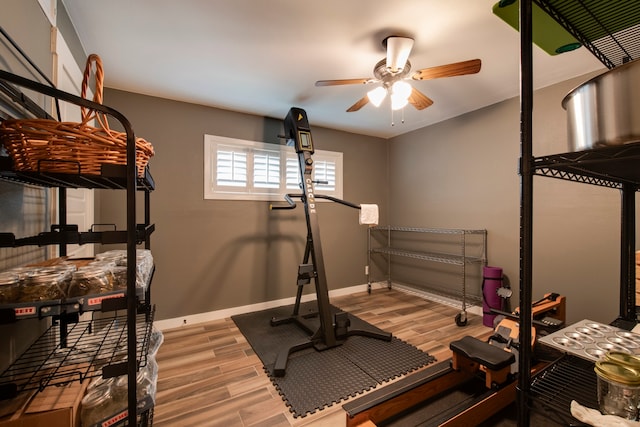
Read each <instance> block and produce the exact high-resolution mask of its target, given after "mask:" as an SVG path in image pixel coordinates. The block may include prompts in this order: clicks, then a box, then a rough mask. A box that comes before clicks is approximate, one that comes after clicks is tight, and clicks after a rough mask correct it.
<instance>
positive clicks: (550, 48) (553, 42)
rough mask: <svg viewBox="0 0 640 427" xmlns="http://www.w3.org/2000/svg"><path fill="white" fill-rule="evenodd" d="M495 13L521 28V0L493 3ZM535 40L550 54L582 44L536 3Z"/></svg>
mask: <svg viewBox="0 0 640 427" xmlns="http://www.w3.org/2000/svg"><path fill="white" fill-rule="evenodd" d="M492 9H493V13H494V15H496V16H497V17H499V18H500V19H502V20H503V21H504V22H506V23H507V24H509V25H510V26H511V27H513V28H514V29H515V30H516V31H518V29H519V28H520V25H519V21H520V2H519V1H518V0H501V1H499V2H498V3H496V4H494V5H493V8H492ZM531 20H532V24H533V33H532V37H533V42H534V43H535V44H536V45H537V46H538V47H540V48H541V49H542V50H544V51H545V52H547V53H548V54H549V55H558V54H560V53H564V52H569V51H572V50H575V49H577V48H579V47H580V46H581V44H580V42H579V41H578V40H576V39H575V38H574V37H573V36H572V35H571V34H569V32H567V30H565V29H564V28H562V26H561V25H560V24H558V23H557V22H556V21H555V20H554V19H553V18H552V17H551V16H549V15H548V14H547V13H546V12H545V11H544V10H542V9H540V7H539V6H538V5H536V4H535V3H534V4H533V7H532V17H531Z"/></svg>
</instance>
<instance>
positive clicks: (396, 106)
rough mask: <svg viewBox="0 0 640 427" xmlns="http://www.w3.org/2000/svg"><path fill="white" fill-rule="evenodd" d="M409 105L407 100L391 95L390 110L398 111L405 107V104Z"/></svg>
mask: <svg viewBox="0 0 640 427" xmlns="http://www.w3.org/2000/svg"><path fill="white" fill-rule="evenodd" d="M408 103H409V99H408V98H403V97H401V96H397V95H393V94H392V95H391V109H392V110H400V109H401V108H404V107H406V106H407V104H408Z"/></svg>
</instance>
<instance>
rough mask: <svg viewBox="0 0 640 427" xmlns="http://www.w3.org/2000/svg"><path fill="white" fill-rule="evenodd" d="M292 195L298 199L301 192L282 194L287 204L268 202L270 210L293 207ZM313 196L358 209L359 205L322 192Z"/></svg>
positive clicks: (294, 205)
mask: <svg viewBox="0 0 640 427" xmlns="http://www.w3.org/2000/svg"><path fill="white" fill-rule="evenodd" d="M293 197H295V198H298V199H302V197H303V195H302V194H285V195H284V200H286V202H287V203H288V206H274V204H273V203H270V204H269V209H270V210H282V209H295V208H296V202H294V201H293ZM315 198H316V199H326V200H331V201H332V202H335V203H339V204H341V205H344V206H348V207H350V208H354V209H360V205H356V204H355V203H351V202H347V201H346V200H342V199H338V198H337V197H332V196H325V195H324V194H316V195H315Z"/></svg>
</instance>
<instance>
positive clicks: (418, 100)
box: [409, 88, 433, 110]
mask: <svg viewBox="0 0 640 427" xmlns="http://www.w3.org/2000/svg"><path fill="white" fill-rule="evenodd" d="M409 104H411V105H413V106H414V107H416V110H424V109H425V108H427V107H429V106H430V105H431V104H433V101H432V100H431V98H429V97H428V96H427V95H425V94H424V93H422V92H420V91H419V90H418V89H416V88H412V89H411V95H409Z"/></svg>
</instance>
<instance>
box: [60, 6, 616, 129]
mask: <svg viewBox="0 0 640 427" xmlns="http://www.w3.org/2000/svg"><path fill="white" fill-rule="evenodd" d="M497 1H498V0H384V1H382V0H323V1H305V0H268V1H267V0H180V1H177V0H109V1H99V0H63V2H64V4H65V7H66V9H67V12H68V14H69V16H70V17H71V20H72V22H73V25H74V26H75V28H76V30H77V31H78V34H79V37H80V39H81V41H82V43H83V45H84V48H85V51H86V53H97V54H99V55H100V56H101V57H102V59H103V62H104V67H105V86H107V87H111V88H117V89H121V90H126V91H131V92H137V93H142V94H147V95H152V96H158V97H162V98H168V99H174V100H180V101H186V102H192V103H196V104H202V105H207V106H213V107H219V108H224V109H228V110H234V111H241V112H246V113H251V114H257V115H262V116H267V117H275V118H284V116H285V115H286V114H287V112H288V111H289V108H291V107H292V106H296V107H300V108H303V109H304V110H306V112H307V115H308V117H309V121H310V123H311V126H314V125H318V126H324V127H330V128H334V129H340V130H345V131H349V132H354V133H359V134H364V135H372V136H378V137H383V138H390V137H394V136H397V135H400V134H403V133H406V132H409V131H412V130H415V129H418V128H421V127H424V126H427V125H430V124H433V123H437V122H439V121H442V120H446V119H448V118H451V117H455V116H458V115H460V114H464V113H465V112H469V111H472V110H476V109H478V108H481V107H484V106H487V105H491V104H494V103H496V102H499V101H502V100H504V99H507V98H511V97H514V96H518V94H519V87H520V77H519V76H520V74H519V57H520V50H519V43H520V39H519V34H518V32H517V31H515V30H514V29H512V28H511V27H509V26H508V25H507V24H506V23H504V22H503V21H501V20H500V19H499V18H497V17H496V16H495V15H493V13H492V11H491V7H492V5H493V4H494V3H495V2H497ZM398 33H401V34H408V35H410V36H412V37H413V38H414V39H415V44H414V47H413V50H412V53H411V55H410V57H409V60H410V61H411V64H412V69H414V70H418V69H421V68H427V67H432V66H436V65H443V64H448V63H452V62H459V61H463V60H467V59H473V58H479V59H481V60H482V69H481V71H480V72H479V73H478V74H473V75H468V76H459V77H449V78H443V79H437V80H429V81H412V82H411V84H412V85H415V87H416V88H417V89H419V90H420V91H422V92H423V93H425V94H426V95H427V96H429V97H430V98H431V99H432V100H433V101H434V104H433V105H432V106H431V107H429V108H427V109H425V110H422V111H417V110H415V109H414V108H413V107H411V106H408V107H406V108H405V109H404V123H402V113H400V112H395V114H394V122H395V124H394V125H393V126H392V124H391V123H392V119H391V109H390V107H389V104H388V103H385V104H383V105H382V106H381V107H380V108H375V107H374V106H372V105H371V104H368V105H366V106H365V107H363V108H362V109H361V110H360V111H358V112H354V113H347V112H346V111H345V110H346V109H347V108H348V107H349V106H351V105H352V104H353V103H354V102H356V101H357V100H358V99H360V98H362V97H363V96H364V95H365V93H366V91H367V90H369V89H370V88H371V86H364V85H349V86H332V87H315V86H314V83H315V82H316V81H317V80H325V79H347V78H368V77H373V67H374V65H375V64H376V62H378V61H379V60H381V59H383V58H384V56H385V52H384V49H383V47H382V44H381V42H382V40H383V39H384V38H385V37H386V36H389V35H393V34H398ZM597 69H604V66H603V65H602V64H601V63H600V62H599V61H597V60H596V59H595V58H594V57H593V56H592V55H591V54H590V53H589V52H588V51H587V50H586V49H585V48H580V49H578V50H576V51H573V52H569V53H565V54H561V55H557V56H550V55H548V54H546V53H545V52H544V51H542V50H541V49H540V48H538V47H535V46H534V85H535V87H536V88H538V87H544V86H548V85H550V84H553V83H555V82H558V81H562V80H566V79H568V78H571V77H575V76H579V75H582V74H585V73H588V72H591V71H593V70H597ZM558 102H560V100H558Z"/></svg>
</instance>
